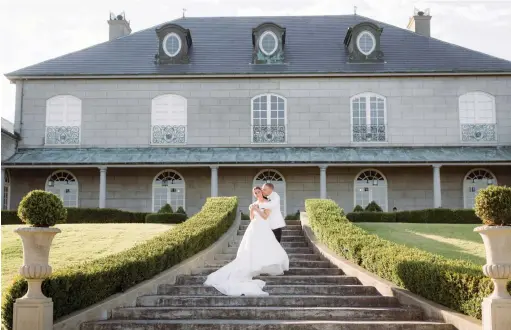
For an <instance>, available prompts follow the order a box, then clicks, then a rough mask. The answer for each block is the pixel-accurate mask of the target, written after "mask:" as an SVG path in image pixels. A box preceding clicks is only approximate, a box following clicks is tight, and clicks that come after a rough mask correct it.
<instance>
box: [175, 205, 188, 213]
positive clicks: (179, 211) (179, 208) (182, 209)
mask: <svg viewBox="0 0 511 330" xmlns="http://www.w3.org/2000/svg"><path fill="white" fill-rule="evenodd" d="M176 213H180V214H184V215H186V212H185V209H184V208H183V207H182V206H180V207H178V208H177V211H176Z"/></svg>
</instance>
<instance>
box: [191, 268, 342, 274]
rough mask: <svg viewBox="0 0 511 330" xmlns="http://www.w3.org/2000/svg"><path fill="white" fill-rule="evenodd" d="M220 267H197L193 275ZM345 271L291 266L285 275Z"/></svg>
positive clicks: (208, 272)
mask: <svg viewBox="0 0 511 330" xmlns="http://www.w3.org/2000/svg"><path fill="white" fill-rule="evenodd" d="M218 269H219V268H218V267H211V268H196V269H193V270H192V275H209V274H211V273H213V272H215V271H217V270H218ZM342 274H344V273H343V271H342V270H341V269H339V268H289V270H288V271H286V272H285V273H284V275H308V276H317V275H342Z"/></svg>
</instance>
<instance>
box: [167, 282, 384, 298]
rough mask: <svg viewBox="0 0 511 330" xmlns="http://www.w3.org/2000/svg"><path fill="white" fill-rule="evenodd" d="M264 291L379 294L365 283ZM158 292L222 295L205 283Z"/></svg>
mask: <svg viewBox="0 0 511 330" xmlns="http://www.w3.org/2000/svg"><path fill="white" fill-rule="evenodd" d="M264 291H266V292H268V293H269V294H270V295H324V296H377V295H379V294H380V293H379V292H378V290H376V288H375V287H373V286H363V285H325V284H323V285H266V286H265V287H264ZM158 294H165V295H175V296H195V295H197V296H221V295H222V293H220V292H219V291H218V290H216V289H215V288H213V287H209V286H204V285H172V284H162V285H160V286H158Z"/></svg>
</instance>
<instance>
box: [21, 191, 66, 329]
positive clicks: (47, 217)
mask: <svg viewBox="0 0 511 330" xmlns="http://www.w3.org/2000/svg"><path fill="white" fill-rule="evenodd" d="M18 216H19V218H20V219H21V221H23V222H24V223H26V224H29V225H32V226H31V227H20V228H17V229H15V230H14V232H15V233H16V234H18V235H19V236H20V237H21V241H22V244H23V265H22V266H21V267H20V270H19V273H20V275H21V276H23V277H24V278H25V279H26V280H27V282H28V291H27V293H26V294H25V295H24V296H23V297H21V298H18V299H16V302H15V303H14V313H13V329H14V330H32V329H33V330H51V329H52V328H53V302H52V300H51V298H48V297H46V296H45V295H44V294H43V292H42V290H41V285H42V283H43V281H44V279H45V278H47V277H49V276H50V275H51V272H52V269H51V266H50V265H49V256H50V247H51V243H52V241H53V238H54V237H55V235H57V234H58V233H60V232H61V231H60V229H58V228H50V227H51V226H53V225H55V224H56V223H57V222H63V221H64V220H65V219H66V217H67V211H66V209H65V208H64V205H63V204H62V201H61V200H60V198H59V197H57V196H56V195H54V194H52V193H49V192H45V191H41V190H34V191H31V192H30V193H28V194H27V195H26V196H25V197H24V198H23V200H22V201H21V203H20V205H19V207H18Z"/></svg>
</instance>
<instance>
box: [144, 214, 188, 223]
mask: <svg viewBox="0 0 511 330" xmlns="http://www.w3.org/2000/svg"><path fill="white" fill-rule="evenodd" d="M186 219H188V217H187V216H186V214H182V213H150V214H148V215H146V217H145V222H146V223H181V222H185V221H186Z"/></svg>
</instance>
